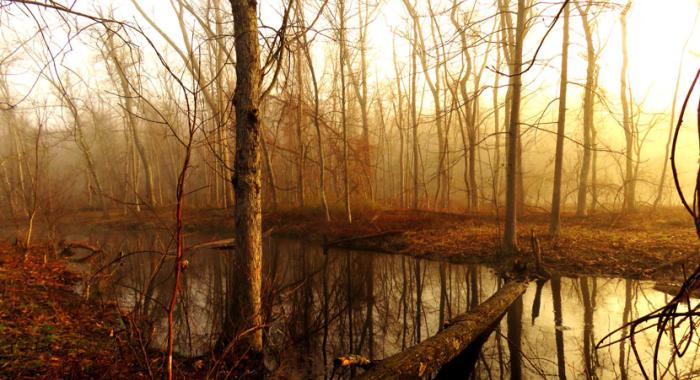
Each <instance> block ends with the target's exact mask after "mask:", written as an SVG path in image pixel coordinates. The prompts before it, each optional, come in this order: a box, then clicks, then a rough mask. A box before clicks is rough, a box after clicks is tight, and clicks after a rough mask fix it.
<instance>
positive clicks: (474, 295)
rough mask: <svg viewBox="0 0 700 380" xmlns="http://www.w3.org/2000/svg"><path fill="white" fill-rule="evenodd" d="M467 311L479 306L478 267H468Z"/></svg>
mask: <svg viewBox="0 0 700 380" xmlns="http://www.w3.org/2000/svg"><path fill="white" fill-rule="evenodd" d="M469 289H470V292H469V294H470V295H469V310H471V309H473V308H475V307H476V306H477V305H479V274H478V267H477V266H476V265H474V264H472V265H469Z"/></svg>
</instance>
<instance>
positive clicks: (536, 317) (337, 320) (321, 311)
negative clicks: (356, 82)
mask: <svg viewBox="0 0 700 380" xmlns="http://www.w3.org/2000/svg"><path fill="white" fill-rule="evenodd" d="M154 236H155V237H154ZM221 238H222V237H221V236H211V235H210V236H206V235H203V234H202V235H190V236H188V237H187V245H193V244H196V243H199V242H205V241H211V240H216V239H221ZM102 241H103V244H105V245H106V246H108V247H110V248H112V249H114V250H115V251H119V250H120V251H122V253H125V252H135V251H139V252H141V253H137V254H133V255H131V256H127V257H125V258H124V259H123V260H121V261H120V263H119V264H118V265H115V266H113V267H112V268H111V269H110V270H111V279H110V281H109V283H110V284H111V285H110V287H109V289H108V292H109V294H106V296H107V297H108V298H111V299H116V301H117V302H118V304H119V306H120V307H121V308H122V309H124V310H132V309H133V308H134V307H136V305H141V306H140V307H142V308H143V309H144V310H146V312H147V313H148V315H149V316H150V318H151V320H153V321H155V324H154V325H153V329H154V334H153V336H154V341H153V342H152V343H151V345H152V346H154V347H163V346H164V345H165V339H166V335H165V333H166V331H167V313H166V311H165V306H164V305H166V304H167V303H168V300H169V297H170V294H171V291H172V285H173V284H172V281H173V280H172V260H166V262H165V264H164V265H163V266H162V268H161V270H160V271H158V272H157V273H155V274H154V275H152V274H153V273H154V270H155V269H156V268H157V264H158V262H159V260H160V258H161V255H160V254H158V253H155V252H149V251H160V252H162V251H164V250H166V249H168V247H167V245H166V244H164V243H163V242H164V241H165V239H162V238H158V234H153V233H139V234H136V236H130V237H129V239H128V241H127V242H126V243H125V242H124V236H123V235H121V236H110V237H104V236H103V240H102ZM231 254H232V252H231V251H230V250H221V249H198V250H192V251H189V252H188V253H187V255H186V256H187V259H188V261H189V266H188V268H187V270H186V272H185V275H184V277H183V282H182V293H181V295H180V298H179V299H178V305H179V306H178V308H177V310H176V326H175V327H176V332H177V336H176V340H175V342H176V350H177V351H178V352H179V353H181V354H183V355H186V356H196V355H201V354H206V352H207V350H209V349H210V348H211V347H212V346H213V344H214V342H215V341H216V337H217V336H218V334H219V332H220V325H221V320H222V315H223V311H224V304H225V297H226V296H225V289H226V276H227V271H228V265H227V263H228V257H229V255H231ZM263 261H264V263H263V270H264V276H263V278H264V284H263V293H264V296H263V297H264V299H263V304H264V305H265V306H264V307H265V310H264V313H265V320H266V321H268V323H269V328H267V330H266V332H265V339H266V347H267V348H266V352H265V364H266V366H267V367H268V369H270V370H271V371H272V373H273V377H280V378H300V379H302V378H304V379H306V378H324V377H325V378H328V377H329V376H330V375H331V374H333V375H334V376H335V377H336V378H337V377H341V378H342V377H349V376H350V371H349V370H347V369H339V370H337V371H335V372H333V365H332V361H333V358H334V357H336V356H338V355H342V354H349V353H358V354H362V355H364V356H367V357H370V358H372V359H381V358H384V357H387V356H389V355H392V354H394V353H396V352H399V351H401V350H402V349H404V348H406V347H409V346H412V345H414V344H416V343H417V342H420V341H422V340H424V339H426V338H428V337H430V336H432V335H434V334H435V333H436V332H437V331H438V330H439V328H440V326H442V325H443V324H444V322H445V321H448V320H450V318H452V317H454V316H456V315H458V314H460V313H463V312H465V311H467V310H470V309H471V308H473V307H474V306H475V305H477V304H478V303H480V302H482V301H484V300H485V299H486V298H488V297H489V296H490V295H492V294H493V293H495V292H496V291H497V290H498V288H499V286H500V285H501V284H502V283H503V281H502V280H501V278H500V277H499V276H498V275H497V274H496V273H494V272H493V271H492V270H491V269H489V268H488V267H486V266H481V265H457V264H449V263H442V262H437V261H429V260H421V259H416V258H412V257H407V256H402V255H387V254H382V253H372V252H360V251H350V250H343V249H335V248H334V249H331V250H330V251H329V252H328V254H327V255H324V254H323V250H322V249H321V247H319V246H317V245H313V244H310V243H308V242H304V241H300V240H292V239H283V238H269V239H266V240H265V242H264V257H263ZM99 265H100V263H96V264H93V266H99ZM82 269H83V270H86V269H85V268H82ZM92 270H94V267H93V268H92ZM151 277H152V278H153V286H152V287H151V289H152V291H151V292H150V293H149V294H148V295H146V296H145V298H147V299H150V300H151V302H148V303H145V305H146V306H143V305H144V302H143V300H144V289H145V287H146V284H147V283H148V281H149V279H151ZM653 285H654V283H653V282H645V281H636V280H627V279H621V278H595V277H579V278H572V277H559V276H556V275H555V276H553V277H552V279H551V280H549V281H547V282H544V283H542V282H540V283H535V282H532V283H531V284H530V286H529V288H528V289H527V291H526V293H525V294H524V295H523V296H522V297H521V299H520V300H519V301H516V303H515V304H513V305H512V306H511V308H510V310H509V312H508V315H507V316H504V317H503V318H502V320H501V322H500V324H499V325H498V326H497V327H496V329H495V330H494V332H492V333H491V335H490V336H489V338H488V340H487V341H486V343H485V344H484V345H483V347H482V349H481V351H480V353H479V357H478V360H477V364H476V367H475V369H474V373H473V374H472V375H473V377H472V378H477V379H493V378H496V379H499V378H507V377H510V374H511V373H512V372H514V373H519V374H521V376H522V378H526V379H540V378H557V377H561V376H566V377H568V378H601V379H609V378H625V377H626V378H631V379H634V378H641V377H642V374H641V371H640V369H639V366H638V365H637V362H636V360H635V357H634V354H633V353H632V352H631V350H630V344H629V341H627V342H626V343H625V344H624V346H623V345H620V344H613V345H610V346H608V347H605V348H601V349H598V350H596V349H595V345H596V343H597V342H598V341H599V340H600V339H601V338H603V337H604V336H605V335H606V334H608V332H610V331H612V330H614V329H616V328H618V327H619V326H621V325H622V324H623V322H626V321H629V320H631V319H634V318H636V317H638V316H641V315H643V314H646V313H647V312H649V311H652V310H655V309H656V308H658V307H661V306H663V305H664V304H665V303H666V302H667V301H668V300H669V299H670V296H668V295H667V294H665V293H662V292H660V291H657V290H655V289H654V288H653ZM538 289H539V290H538ZM538 293H539V296H537V295H538ZM103 296H105V294H103ZM693 302H695V301H693ZM619 336H620V335H619V334H616V335H615V336H614V339H617V338H619ZM656 337H657V334H656V330H655V329H653V328H652V329H649V330H646V331H644V332H642V333H640V334H638V335H637V336H636V338H635V342H636V347H637V349H638V352H639V355H640V358H641V360H642V362H643V363H645V365H647V371H650V370H651V363H652V360H653V349H654V344H655V340H656ZM696 354H697V347H696V346H694V345H693V346H691V347H690V349H689V352H688V353H687V354H686V355H685V356H684V357H682V358H680V359H676V361H675V362H673V363H668V358H669V357H670V348H669V347H668V346H665V347H662V349H661V350H660V353H659V363H660V365H661V368H666V369H667V370H668V373H667V374H666V377H669V378H691V377H695V376H698V375H700V372H699V371H698V368H700V365H699V364H696V363H695V356H696ZM361 371H362V370H359V369H358V370H357V373H360V372H361Z"/></svg>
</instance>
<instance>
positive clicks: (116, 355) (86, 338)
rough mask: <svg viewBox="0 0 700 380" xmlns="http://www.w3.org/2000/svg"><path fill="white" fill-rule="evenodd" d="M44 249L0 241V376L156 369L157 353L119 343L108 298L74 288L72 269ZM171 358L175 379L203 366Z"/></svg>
mask: <svg viewBox="0 0 700 380" xmlns="http://www.w3.org/2000/svg"><path fill="white" fill-rule="evenodd" d="M46 253H47V250H46V249H45V248H42V247H33V248H32V250H31V251H30V253H29V255H27V257H26V259H25V255H24V250H20V249H16V248H15V247H12V246H7V245H5V246H0V379H139V378H153V377H154V376H156V377H157V375H156V374H158V373H162V372H163V368H164V367H163V363H164V355H163V354H162V353H160V352H156V351H151V350H149V352H148V353H147V354H148V356H146V355H145V354H146V352H144V351H140V350H139V348H138V347H137V346H135V345H134V344H133V343H131V344H130V343H128V342H127V341H128V340H129V338H128V337H127V334H128V332H127V330H128V329H127V328H126V325H125V324H124V322H123V321H124V320H125V319H124V318H123V317H122V316H120V312H119V310H118V308H117V307H116V305H115V304H114V303H110V302H96V300H95V299H91V300H89V301H88V300H86V299H85V298H83V297H81V296H80V295H78V293H76V288H75V285H76V284H77V283H78V282H79V281H80V277H79V275H77V274H75V273H73V272H71V271H69V270H68V269H67V268H66V261H65V260H63V259H61V258H52V256H53V255H51V254H46ZM44 257H46V258H47V260H46V262H45V261H44ZM146 358H147V359H146ZM145 360H148V362H149V363H148V364H145V362H144V361H145ZM176 363H178V364H179V365H178V367H177V369H176V375H177V376H176V378H182V379H190V378H203V377H205V376H204V374H206V368H199V367H198V366H197V365H196V362H192V363H190V362H187V361H181V360H178V361H176ZM147 366H150V367H151V371H152V373H153V374H154V375H149V373H148V372H149V371H148V369H147Z"/></svg>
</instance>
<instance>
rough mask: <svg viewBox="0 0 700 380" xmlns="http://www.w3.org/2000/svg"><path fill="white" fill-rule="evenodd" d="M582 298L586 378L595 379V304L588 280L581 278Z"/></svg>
mask: <svg viewBox="0 0 700 380" xmlns="http://www.w3.org/2000/svg"><path fill="white" fill-rule="evenodd" d="M580 282H581V298H582V300H583V363H584V369H585V371H586V378H587V379H593V378H595V377H596V376H595V368H594V365H593V360H592V359H591V354H592V352H593V348H592V343H593V311H594V309H593V302H592V300H591V292H590V290H589V288H588V278H586V277H581V279H580Z"/></svg>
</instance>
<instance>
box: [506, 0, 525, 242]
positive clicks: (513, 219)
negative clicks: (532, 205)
mask: <svg viewBox="0 0 700 380" xmlns="http://www.w3.org/2000/svg"><path fill="white" fill-rule="evenodd" d="M517 15H518V21H517V26H516V30H515V52H514V56H513V64H512V65H511V68H510V73H511V75H512V76H511V77H510V88H511V108H510V125H508V149H507V151H506V220H505V229H504V234H503V249H504V251H505V252H506V253H507V254H515V253H516V252H517V251H518V231H517V213H516V211H517V210H516V195H517V186H516V184H517V178H516V177H517V172H518V167H517V150H518V145H519V140H520V92H521V89H522V75H521V73H520V71H521V70H522V62H523V38H524V32H525V0H518V14H517Z"/></svg>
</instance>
